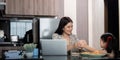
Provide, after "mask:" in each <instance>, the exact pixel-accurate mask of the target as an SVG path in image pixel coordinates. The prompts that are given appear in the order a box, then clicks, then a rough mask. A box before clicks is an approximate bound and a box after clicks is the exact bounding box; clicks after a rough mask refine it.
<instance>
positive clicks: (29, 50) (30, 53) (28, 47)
mask: <svg viewBox="0 0 120 60" xmlns="http://www.w3.org/2000/svg"><path fill="white" fill-rule="evenodd" d="M36 46H37V44H34V43H29V44H24V46H23V48H24V49H25V52H26V56H27V57H28V58H31V57H32V56H33V50H34V49H35V48H36Z"/></svg>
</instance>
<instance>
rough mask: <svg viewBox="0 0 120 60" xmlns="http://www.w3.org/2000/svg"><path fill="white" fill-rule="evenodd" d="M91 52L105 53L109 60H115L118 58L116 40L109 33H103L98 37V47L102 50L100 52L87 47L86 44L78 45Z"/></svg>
mask: <svg viewBox="0 0 120 60" xmlns="http://www.w3.org/2000/svg"><path fill="white" fill-rule="evenodd" d="M79 46H81V47H83V48H85V49H87V50H89V51H91V52H100V53H107V56H108V57H109V58H117V57H119V44H118V40H117V39H116V38H115V36H113V35H112V34H111V33H104V34H103V35H101V37H100V46H101V48H103V49H102V50H97V49H94V48H91V47H89V46H88V45H87V44H83V45H79Z"/></svg>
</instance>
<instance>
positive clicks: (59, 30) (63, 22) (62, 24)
mask: <svg viewBox="0 0 120 60" xmlns="http://www.w3.org/2000/svg"><path fill="white" fill-rule="evenodd" d="M69 22H73V21H72V19H71V18H70V17H62V18H61V20H60V23H59V26H58V28H57V30H56V31H55V33H57V34H59V35H62V33H63V28H64V27H65V25H67V24H68V23H69Z"/></svg>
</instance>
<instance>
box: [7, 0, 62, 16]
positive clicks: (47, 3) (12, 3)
mask: <svg viewBox="0 0 120 60" xmlns="http://www.w3.org/2000/svg"><path fill="white" fill-rule="evenodd" d="M63 6H64V0H6V14H19V15H55V16H56V15H58V16H59V15H63V13H61V12H63V8H64V7H63Z"/></svg>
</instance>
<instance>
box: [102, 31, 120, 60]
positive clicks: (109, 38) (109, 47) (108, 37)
mask: <svg viewBox="0 0 120 60" xmlns="http://www.w3.org/2000/svg"><path fill="white" fill-rule="evenodd" d="M101 39H102V40H103V41H104V42H106V43H107V44H106V48H105V49H106V51H107V52H108V53H111V52H112V51H113V53H114V58H116V57H118V56H119V44H118V40H117V39H116V38H115V36H114V35H113V34H112V33H105V34H103V35H102V36H101Z"/></svg>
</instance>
